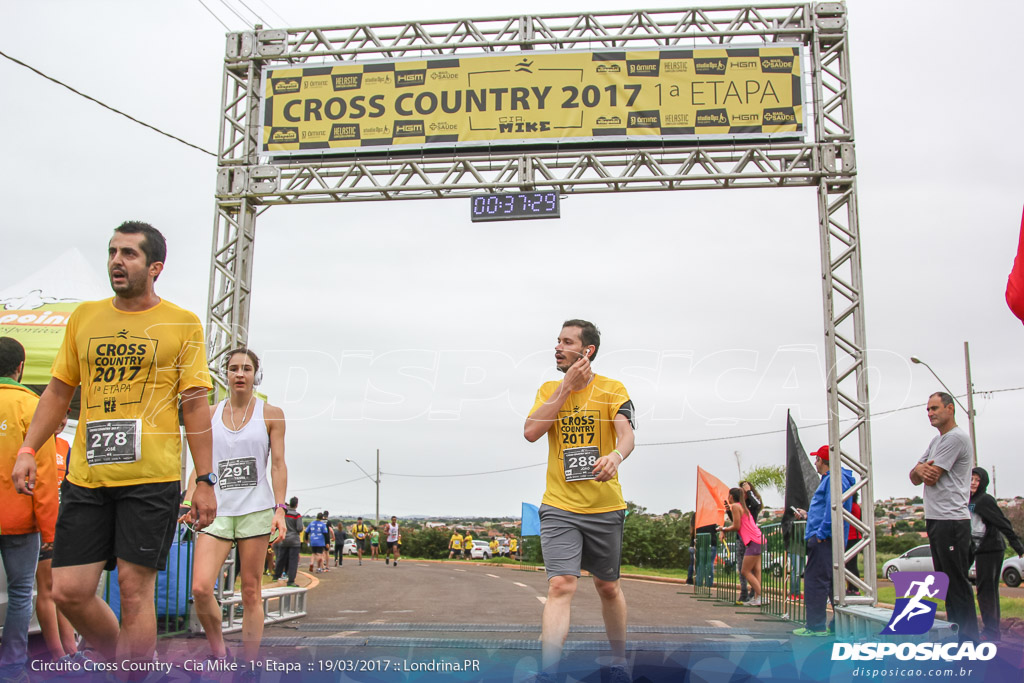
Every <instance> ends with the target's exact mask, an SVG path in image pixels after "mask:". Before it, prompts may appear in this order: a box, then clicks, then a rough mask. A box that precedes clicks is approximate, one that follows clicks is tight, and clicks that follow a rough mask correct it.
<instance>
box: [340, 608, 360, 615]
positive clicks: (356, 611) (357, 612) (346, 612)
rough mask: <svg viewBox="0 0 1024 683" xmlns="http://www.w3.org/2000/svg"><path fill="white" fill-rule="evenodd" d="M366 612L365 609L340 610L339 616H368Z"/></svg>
mask: <svg viewBox="0 0 1024 683" xmlns="http://www.w3.org/2000/svg"><path fill="white" fill-rule="evenodd" d="M366 612H367V610H365V609H340V610H338V614H366Z"/></svg>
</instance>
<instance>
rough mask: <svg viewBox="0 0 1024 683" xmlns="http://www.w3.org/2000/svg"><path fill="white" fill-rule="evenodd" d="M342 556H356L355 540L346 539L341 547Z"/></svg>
mask: <svg viewBox="0 0 1024 683" xmlns="http://www.w3.org/2000/svg"><path fill="white" fill-rule="evenodd" d="M341 554H342V555H355V554H356V539H354V538H346V539H345V542H344V543H343V544H342V546H341Z"/></svg>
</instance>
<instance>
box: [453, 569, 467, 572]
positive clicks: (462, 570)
mask: <svg viewBox="0 0 1024 683" xmlns="http://www.w3.org/2000/svg"><path fill="white" fill-rule="evenodd" d="M455 571H457V572H464V571H466V570H465V569H456V570H455Z"/></svg>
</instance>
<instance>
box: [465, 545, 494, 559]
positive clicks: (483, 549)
mask: <svg viewBox="0 0 1024 683" xmlns="http://www.w3.org/2000/svg"><path fill="white" fill-rule="evenodd" d="M469 556H470V557H471V558H473V559H474V560H489V559H491V544H490V543H488V542H487V541H473V547H472V548H470V550H469Z"/></svg>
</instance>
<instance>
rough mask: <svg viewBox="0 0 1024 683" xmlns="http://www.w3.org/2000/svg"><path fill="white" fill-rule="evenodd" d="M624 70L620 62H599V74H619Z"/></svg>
mask: <svg viewBox="0 0 1024 683" xmlns="http://www.w3.org/2000/svg"><path fill="white" fill-rule="evenodd" d="M621 71H622V69H621V68H619V65H618V64H598V65H597V73H599V74H617V73H620V72H621Z"/></svg>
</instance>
